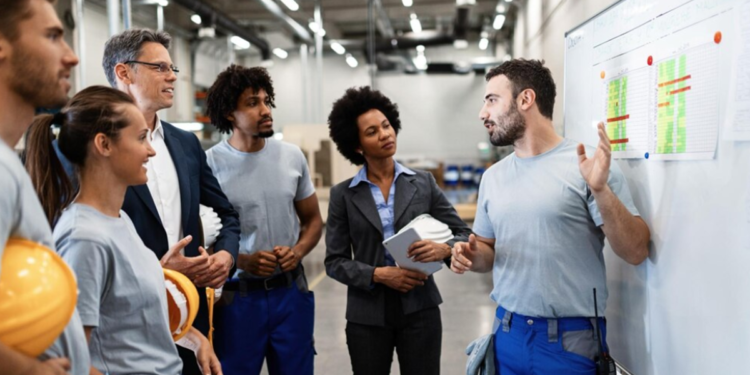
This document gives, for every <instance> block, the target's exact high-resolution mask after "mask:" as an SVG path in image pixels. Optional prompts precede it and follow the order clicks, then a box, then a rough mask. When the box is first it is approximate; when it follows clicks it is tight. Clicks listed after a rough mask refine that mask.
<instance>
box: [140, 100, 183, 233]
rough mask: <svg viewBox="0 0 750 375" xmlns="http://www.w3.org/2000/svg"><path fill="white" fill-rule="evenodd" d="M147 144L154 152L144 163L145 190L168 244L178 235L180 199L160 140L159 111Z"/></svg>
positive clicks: (171, 165)
mask: <svg viewBox="0 0 750 375" xmlns="http://www.w3.org/2000/svg"><path fill="white" fill-rule="evenodd" d="M149 141H150V142H151V147H153V149H154V151H156V155H155V156H154V157H152V158H151V159H149V161H148V163H147V164H146V168H147V170H148V172H147V174H148V182H147V185H148V190H149V192H151V198H153V200H154V204H155V205H156V211H157V212H158V213H159V217H160V218H161V223H162V225H164V230H165V231H166V232H167V242H168V243H169V247H172V246H173V245H174V244H175V243H177V241H179V240H180V239H182V205H181V200H180V181H179V180H178V179H177V168H175V166H174V162H173V161H172V155H170V154H169V149H167V144H166V143H165V142H164V128H163V127H162V126H161V121H160V119H159V115H158V114H157V115H156V124H155V126H154V130H153V131H151V132H149Z"/></svg>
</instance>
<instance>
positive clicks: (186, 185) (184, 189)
mask: <svg viewBox="0 0 750 375" xmlns="http://www.w3.org/2000/svg"><path fill="white" fill-rule="evenodd" d="M161 123H162V126H163V127H164V143H165V144H166V145H167V150H169V155H170V156H171V157H172V163H174V167H175V169H176V170H177V180H178V181H179V183H180V201H181V202H180V203H181V207H182V228H183V229H182V230H183V231H186V230H187V223H188V219H189V216H190V204H189V202H190V171H189V170H188V167H187V164H186V162H185V158H186V155H185V151H184V150H183V148H182V143H181V142H180V140H179V139H178V138H177V137H176V136H175V134H174V130H173V129H171V126H168V124H167V123H165V122H164V121H162V122H161Z"/></svg>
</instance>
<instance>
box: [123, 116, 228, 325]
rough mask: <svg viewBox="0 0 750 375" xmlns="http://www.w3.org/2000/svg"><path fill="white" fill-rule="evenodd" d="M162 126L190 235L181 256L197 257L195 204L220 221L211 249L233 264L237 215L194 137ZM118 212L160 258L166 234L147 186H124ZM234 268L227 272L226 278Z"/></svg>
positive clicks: (201, 316) (202, 317) (202, 315)
mask: <svg viewBox="0 0 750 375" xmlns="http://www.w3.org/2000/svg"><path fill="white" fill-rule="evenodd" d="M161 124H162V126H163V127H164V143H165V144H166V146H167V149H168V150H169V155H170V156H172V161H173V162H174V166H175V168H176V169H177V179H178V180H179V184H180V200H181V203H182V232H183V234H184V235H185V236H187V235H191V236H193V241H192V242H190V244H189V245H188V246H187V247H185V256H197V255H199V253H198V246H200V245H201V244H199V240H198V239H199V238H200V233H201V230H202V228H201V224H200V220H199V219H200V214H199V212H198V211H199V205H200V204H203V205H205V206H208V207H211V208H213V209H214V211H216V213H217V214H218V215H219V218H221V225H222V228H221V231H220V232H219V236H218V237H217V239H216V244H215V245H214V249H215V250H217V251H218V250H226V251H228V252H229V253H230V254H231V255H232V258H234V260H235V264H236V261H237V255H238V253H239V247H240V220H239V215H238V214H237V212H236V211H235V210H234V208H233V207H232V205H231V204H230V203H229V200H228V199H227V197H226V195H224V192H223V191H222V190H221V187H220V186H219V182H218V181H217V180H216V177H214V174H213V172H212V171H211V167H210V166H209V165H208V163H206V153H205V152H204V151H203V148H202V147H201V144H200V141H199V140H198V138H197V137H196V136H195V135H194V134H192V133H189V132H186V131H184V130H181V129H178V128H177V127H175V126H174V125H172V124H169V123H167V122H164V121H162V122H161ZM122 210H123V211H125V213H127V214H128V216H130V219H131V220H132V221H133V224H134V225H135V230H136V231H137V232H138V235H139V236H140V237H141V239H142V240H143V243H145V244H146V246H147V247H148V248H149V249H151V251H153V252H154V253H155V254H156V256H157V257H158V258H159V259H161V257H162V256H164V254H166V252H167V250H169V244H168V242H167V233H166V231H165V230H164V226H163V225H162V223H161V218H160V217H159V212H158V211H157V210H156V205H155V204H154V200H153V198H152V197H151V193H150V192H149V190H148V186H147V185H138V186H131V187H128V190H127V192H126V193H125V201H124V202H123V205H122ZM233 273H234V269H233V270H231V271H230V276H231V275H232V274H233ZM198 293H199V294H200V295H201V308H200V310H199V312H198V319H196V323H195V325H196V328H198V329H199V330H201V331H203V332H204V333H205V332H206V330H207V328H208V326H207V322H208V318H207V317H208V316H207V314H206V304H205V302H206V301H205V300H206V299H205V298H204V297H203V296H204V295H205V289H204V288H198Z"/></svg>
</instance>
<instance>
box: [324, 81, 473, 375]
mask: <svg viewBox="0 0 750 375" xmlns="http://www.w3.org/2000/svg"><path fill="white" fill-rule="evenodd" d="M328 123H329V129H330V134H331V138H332V139H333V141H334V142H335V143H336V145H337V147H338V149H339V151H340V152H341V153H342V154H343V155H344V157H346V158H347V159H349V160H350V161H351V162H352V163H354V164H357V165H364V167H363V168H364V169H363V171H362V172H360V174H359V176H360V179H361V180H362V181H361V182H360V183H358V184H356V185H352V180H353V179H349V180H347V181H344V182H342V183H340V184H338V185H336V186H335V187H333V188H332V189H331V195H330V196H331V198H330V203H329V209H328V220H327V223H326V259H325V265H326V272H327V273H328V275H329V276H330V277H332V278H333V279H335V280H337V281H339V282H341V283H343V284H346V285H347V286H348V294H347V297H348V298H347V308H346V320H347V327H346V335H347V346H348V348H349V355H350V358H351V362H352V369H353V372H354V374H355V375H360V374H373V375H377V374H388V373H389V372H390V368H391V362H392V358H393V350H394V349H395V350H396V351H397V353H398V359H399V365H400V368H401V373H403V374H410V375H419V374H439V373H440V350H441V340H442V322H441V319H440V310H439V308H438V305H440V303H442V298H441V297H440V293H439V292H438V288H437V285H435V281H434V279H433V277H432V276H429V277H427V276H425V275H423V274H421V273H413V272H412V271H407V270H403V269H400V268H398V267H394V266H392V263H390V261H389V260H387V256H386V251H385V248H384V246H383V245H382V242H383V240H384V234H385V232H389V233H390V231H393V232H398V231H399V230H400V229H401V228H403V227H404V226H405V225H407V224H408V223H409V222H411V221H412V220H413V219H414V218H416V217H417V216H419V215H422V214H430V215H431V216H432V217H434V218H435V219H437V220H439V221H441V222H443V223H445V224H447V225H448V226H449V227H450V230H451V232H452V233H453V235H454V239H453V240H451V241H449V242H448V243H447V244H437V243H434V242H431V241H420V242H418V243H415V244H414V245H412V247H411V248H410V252H411V254H413V255H415V259H416V258H419V259H420V261H434V260H443V261H445V262H446V263H447V264H450V263H449V262H450V248H451V247H452V246H453V243H454V242H455V241H466V240H467V239H468V236H469V234H470V233H471V230H470V229H469V227H468V226H467V225H466V224H465V223H464V222H463V221H462V220H461V219H460V218H459V217H458V214H457V213H456V211H455V209H454V208H453V206H452V205H451V204H450V203H449V202H448V200H447V199H446V198H445V195H444V194H443V192H442V191H441V190H440V188H439V187H438V186H437V184H436V183H435V179H434V178H433V177H432V175H431V174H429V173H427V172H422V171H410V170H408V169H407V171H409V172H410V173H400V174H399V173H396V171H397V170H399V171H403V170H404V168H403V167H401V166H400V165H398V164H397V163H396V162H395V160H394V159H393V155H394V154H395V152H396V135H397V133H398V131H399V130H400V128H401V124H400V121H399V117H398V109H397V107H396V105H395V104H393V103H392V102H391V101H390V100H389V99H388V98H386V97H385V96H383V95H382V94H381V93H380V92H378V91H374V90H371V89H370V88H369V87H362V88H359V89H354V88H352V89H349V90H347V92H346V94H345V95H344V96H343V97H342V98H341V99H339V100H338V101H337V102H336V103H335V104H334V107H333V111H332V112H331V114H330V116H329V119H328ZM363 176H366V178H362V177H363ZM370 181H372V182H370ZM350 185H352V186H350ZM378 188H379V189H378ZM378 194H382V196H381V197H378ZM376 200H377V201H378V202H379V205H378V204H377V203H376ZM389 200H393V202H390V203H392V205H389V207H388V208H386V207H385V204H387V203H389ZM384 203H385V204H384ZM383 216H384V217H383ZM384 224H385V225H387V226H389V227H390V226H392V228H389V229H390V230H389V231H385V230H384V229H385V228H384ZM427 254H429V255H427Z"/></svg>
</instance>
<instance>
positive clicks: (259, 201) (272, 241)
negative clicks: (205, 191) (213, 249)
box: [206, 138, 315, 277]
mask: <svg viewBox="0 0 750 375" xmlns="http://www.w3.org/2000/svg"><path fill="white" fill-rule="evenodd" d="M206 156H207V158H208V165H210V166H211V170H212V171H213V172H214V176H216V179H217V180H218V181H219V184H220V185H221V189H222V190H223V191H224V194H226V195H227V198H229V202H230V203H232V206H234V209H235V210H237V212H238V213H239V214H240V226H241V234H240V254H252V253H255V252H256V251H258V250H268V251H271V250H273V248H274V246H289V247H292V246H294V245H295V244H296V243H297V239H298V237H299V220H298V218H297V211H296V210H295V208H294V202H296V201H300V200H302V199H305V198H309V197H310V196H311V195H312V194H313V193H314V192H315V188H314V187H313V185H312V181H311V180H310V172H309V171H308V169H307V161H306V160H305V156H304V155H303V154H302V151H301V150H300V149H299V147H297V146H295V145H292V144H290V143H286V142H280V141H277V140H275V139H272V138H267V139H266V145H265V147H263V149H262V150H260V151H258V152H252V153H247V152H242V151H239V150H237V149H235V148H234V147H232V146H231V145H229V143H228V142H227V141H223V142H221V143H219V144H217V145H216V146H214V147H212V148H211V149H210V150H208V151H207V152H206ZM279 272H280V271H279V270H278V269H277V270H276V273H279ZM237 276H239V277H254V276H253V275H251V274H249V273H248V272H245V271H242V270H237Z"/></svg>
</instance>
